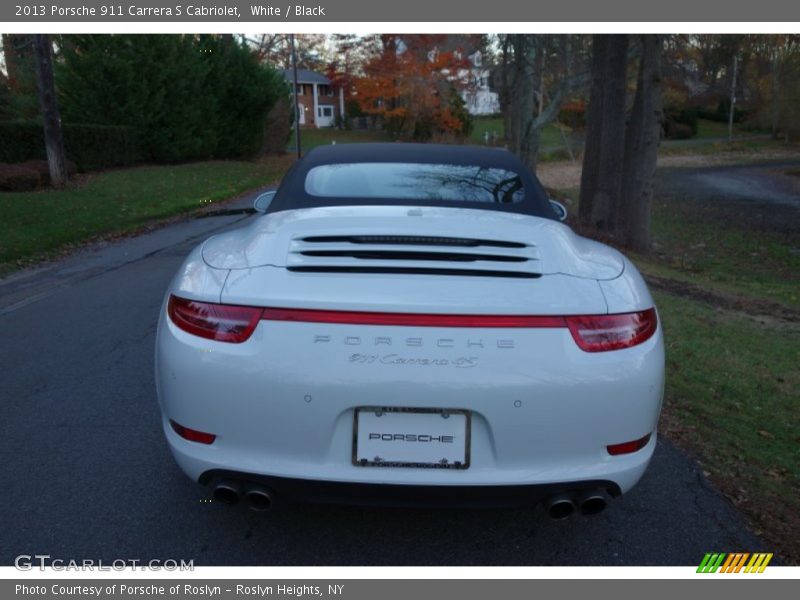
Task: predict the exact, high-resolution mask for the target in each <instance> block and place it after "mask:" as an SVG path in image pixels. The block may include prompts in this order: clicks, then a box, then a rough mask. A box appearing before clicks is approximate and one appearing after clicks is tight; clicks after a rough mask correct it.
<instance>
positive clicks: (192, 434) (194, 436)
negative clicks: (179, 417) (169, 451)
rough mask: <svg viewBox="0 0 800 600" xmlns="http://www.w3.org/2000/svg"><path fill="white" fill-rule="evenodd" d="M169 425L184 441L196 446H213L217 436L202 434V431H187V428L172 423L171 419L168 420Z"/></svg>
mask: <svg viewBox="0 0 800 600" xmlns="http://www.w3.org/2000/svg"><path fill="white" fill-rule="evenodd" d="M169 424H170V425H171V426H172V429H173V430H174V431H175V433H177V434H178V435H179V436H181V437H182V438H183V439H185V440H189V441H190V442H197V443H198V444H213V443H214V440H215V439H217V436H216V435H214V434H213V433H204V432H202V431H197V430H195V429H189V428H188V427H184V426H183V425H180V424H178V423H176V422H175V421H173V420H172V419H170V420H169Z"/></svg>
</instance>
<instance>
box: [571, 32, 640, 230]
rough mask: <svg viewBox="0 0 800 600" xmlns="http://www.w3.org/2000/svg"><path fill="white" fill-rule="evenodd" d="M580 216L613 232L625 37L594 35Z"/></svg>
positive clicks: (620, 151) (619, 184)
mask: <svg viewBox="0 0 800 600" xmlns="http://www.w3.org/2000/svg"><path fill="white" fill-rule="evenodd" d="M592 51H593V53H595V54H594V56H593V61H592V91H591V96H590V98H589V109H588V114H587V128H586V148H585V151H584V159H583V172H582V174H581V195H580V208H579V215H580V218H581V221H582V222H583V223H584V224H587V225H591V226H593V227H596V228H597V229H598V230H600V231H605V232H613V231H614V230H615V228H616V222H617V218H618V207H619V197H620V193H621V191H622V165H623V160H624V155H625V93H626V90H625V86H626V64H627V58H628V57H627V52H628V36H626V35H595V36H594V38H593V49H592Z"/></svg>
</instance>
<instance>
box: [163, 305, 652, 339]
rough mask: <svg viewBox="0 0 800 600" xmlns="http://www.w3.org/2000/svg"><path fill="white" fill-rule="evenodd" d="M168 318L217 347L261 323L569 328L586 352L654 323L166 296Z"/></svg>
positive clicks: (648, 332)
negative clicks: (244, 302) (314, 306)
mask: <svg viewBox="0 0 800 600" xmlns="http://www.w3.org/2000/svg"><path fill="white" fill-rule="evenodd" d="M167 310H168V313H169V316H170V319H172V322H173V323H175V325H176V326H178V327H179V328H180V329H183V330H184V331H186V332H188V333H191V334H194V335H198V336H200V337H204V338H207V339H211V340H217V341H220V342H231V343H241V342H244V341H246V340H247V339H248V338H249V337H250V336H251V335H252V333H253V331H254V330H255V328H256V325H257V324H258V321H259V320H265V321H295V322H300V323H334V324H350V325H387V326H408V327H471V328H497V329H502V328H528V329H536V328H569V330H570V333H571V334H572V337H573V339H574V340H575V342H576V343H577V344H578V346H579V347H580V348H581V349H582V350H585V351H586V352H605V351H607V350H619V349H622V348H630V347H631V346H635V345H637V344H641V343H642V342H644V341H646V340H648V339H649V338H650V337H652V335H653V334H654V333H655V331H656V327H657V324H658V321H657V317H656V311H655V309H654V308H651V309H648V310H645V311H641V312H635V313H625V314H617V315H582V316H567V317H561V316H551V315H446V314H445V315H442V314H428V313H384V312H361V311H348V310H317V309H306V308H259V307H255V306H239V305H228V304H216V303H211V302H197V301H195V300H187V299H185V298H179V297H177V296H170V299H169V306H168V309H167Z"/></svg>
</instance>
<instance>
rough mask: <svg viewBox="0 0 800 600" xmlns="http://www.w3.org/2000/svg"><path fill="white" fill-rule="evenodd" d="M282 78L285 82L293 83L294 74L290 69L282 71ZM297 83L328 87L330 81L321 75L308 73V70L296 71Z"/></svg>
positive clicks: (312, 72)
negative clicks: (317, 84)
mask: <svg viewBox="0 0 800 600" xmlns="http://www.w3.org/2000/svg"><path fill="white" fill-rule="evenodd" d="M283 77H284V79H286V81H293V80H294V72H293V71H292V69H284V70H283ZM297 83H320V84H324V85H330V84H331V80H330V79H328V78H327V77H325V75H322V74H321V73H315V72H314V71H309V70H308V69H297Z"/></svg>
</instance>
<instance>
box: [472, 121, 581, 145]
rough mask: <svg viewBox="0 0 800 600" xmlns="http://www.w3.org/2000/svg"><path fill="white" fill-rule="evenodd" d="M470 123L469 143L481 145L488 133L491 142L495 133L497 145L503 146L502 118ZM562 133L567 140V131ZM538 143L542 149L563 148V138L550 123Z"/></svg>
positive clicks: (556, 127) (568, 133) (554, 125)
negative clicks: (485, 134) (471, 124)
mask: <svg viewBox="0 0 800 600" xmlns="http://www.w3.org/2000/svg"><path fill="white" fill-rule="evenodd" d="M472 123H473V127H472V133H471V134H470V136H469V141H470V143H473V144H483V143H484V141H483V139H484V138H483V136H484V133H486V132H488V133H489V139H490V140H491V136H492V133H493V132H496V133H497V139H498V143H499V144H500V145H502V144H503V134H504V132H505V127H504V126H503V117H475V119H473V121H472ZM564 133H565V134H566V136H567V138H569V135H570V132H569V129H565V130H564ZM539 143H540V145H541V146H542V147H553V146H558V147H560V148H561V147H563V146H564V138H563V137H562V135H561V131H559V129H558V126H557V125H556V124H555V123H550V124H549V125H547V126H546V127H545V128H544V129H543V130H542V137H541V139H540V141H539Z"/></svg>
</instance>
